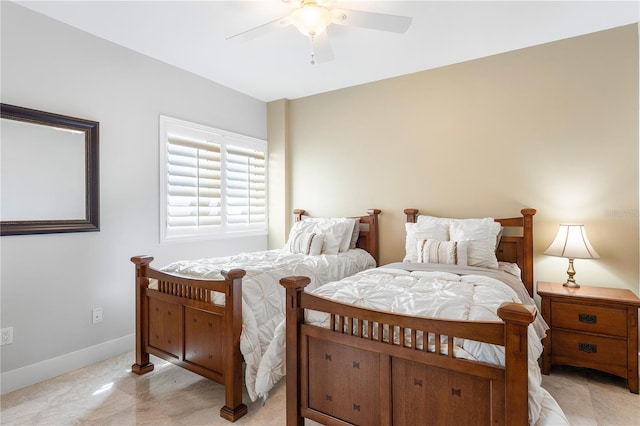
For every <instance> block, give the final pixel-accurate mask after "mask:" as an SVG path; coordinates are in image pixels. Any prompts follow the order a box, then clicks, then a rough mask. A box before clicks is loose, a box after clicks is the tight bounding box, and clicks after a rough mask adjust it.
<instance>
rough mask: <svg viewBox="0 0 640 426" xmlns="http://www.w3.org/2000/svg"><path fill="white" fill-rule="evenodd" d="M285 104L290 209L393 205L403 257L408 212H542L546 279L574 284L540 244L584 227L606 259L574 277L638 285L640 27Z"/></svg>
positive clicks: (388, 233)
mask: <svg viewBox="0 0 640 426" xmlns="http://www.w3.org/2000/svg"><path fill="white" fill-rule="evenodd" d="M425 54H428V53H427V52H425ZM284 102H285V103H286V104H287V105H288V115H286V116H285V115H282V114H279V115H277V118H276V117H274V116H273V115H271V109H270V110H269V128H270V129H271V128H273V127H274V126H280V127H282V126H283V123H282V122H281V120H283V119H284V120H285V121H286V123H285V124H284V127H286V128H287V129H288V138H289V140H288V143H289V147H288V150H287V155H288V158H289V164H290V171H289V176H288V179H287V181H288V185H290V189H286V191H290V193H291V205H292V207H296V208H305V209H307V210H308V211H309V212H310V213H311V214H313V215H327V216H328V215H355V214H364V212H365V210H366V209H367V208H380V209H382V211H383V216H382V217H381V219H380V228H381V237H380V238H381V240H380V242H381V263H388V262H392V261H398V260H401V259H402V257H403V255H404V246H403V244H404V222H405V217H404V215H403V213H402V211H403V209H404V208H407V207H416V208H419V209H420V210H421V211H422V212H424V213H428V214H433V215H440V216H453V217H475V216H493V217H509V216H514V215H518V214H519V211H520V209H522V208H524V207H532V208H536V209H537V210H538V214H537V215H536V216H535V219H534V224H535V253H536V258H535V274H536V276H535V278H536V280H551V281H558V280H564V279H566V273H565V271H566V269H567V265H568V262H567V260H566V259H562V258H554V257H549V256H545V255H543V254H542V251H543V250H544V249H545V248H546V247H547V246H548V244H549V243H550V242H551V240H552V239H553V237H554V235H555V232H556V230H557V225H558V224H559V223H560V222H580V223H584V224H585V225H586V228H587V232H588V235H589V237H590V240H591V242H592V244H593V246H594V247H595V248H596V250H597V251H598V252H599V254H600V255H601V259H599V260H576V262H575V266H576V270H577V275H576V280H577V281H578V282H579V283H583V284H587V285H589V284H590V285H602V286H617V287H626V288H630V289H632V290H633V291H634V292H636V293H638V280H639V276H638V275H639V274H638V269H639V267H638V245H639V244H638V212H639V210H638V27H637V25H635V24H634V25H630V26H625V27H620V28H617V29H612V30H608V31H603V32H599V33H594V34H590V35H586V36H581V37H576V38H572V39H567V40H563V41H559V42H554V43H550V44H545V45H541V46H536V47H531V48H527V49H522V50H518V51H514V52H509V53H505V54H501V55H496V56H491V57H487V58H482V59H479V60H474V61H470V62H465V63H462V64H456V65H452V66H447V67H442V68H439V69H434V70H429V71H424V72H420V73H416V74H412V75H407V76H403V77H398V78H394V79H389V80H384V81H380V82H375V83H371V84H366V85H362V86H357V87H352V88H347V89H343V90H338V91H334V92H329V93H324V94H320V95H315V96H310V97H307V98H302V99H297V100H292V101H284ZM271 183H273V182H271ZM278 190H281V191H285V188H284V187H281V188H276V189H275V191H276V192H277V191H278Z"/></svg>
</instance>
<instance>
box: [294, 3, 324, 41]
mask: <svg viewBox="0 0 640 426" xmlns="http://www.w3.org/2000/svg"><path fill="white" fill-rule="evenodd" d="M291 19H292V21H293V25H295V26H296V28H297V29H298V31H300V32H301V33H302V34H304V35H306V36H309V37H315V36H317V35H318V34H321V33H322V32H324V30H326V29H327V26H328V25H329V24H330V23H331V20H332V19H333V15H332V14H331V12H330V11H329V9H327V8H324V7H321V6H318V4H317V3H316V2H315V1H314V0H305V1H303V2H302V5H301V6H300V9H296V10H295V11H294V12H293V13H292V14H291Z"/></svg>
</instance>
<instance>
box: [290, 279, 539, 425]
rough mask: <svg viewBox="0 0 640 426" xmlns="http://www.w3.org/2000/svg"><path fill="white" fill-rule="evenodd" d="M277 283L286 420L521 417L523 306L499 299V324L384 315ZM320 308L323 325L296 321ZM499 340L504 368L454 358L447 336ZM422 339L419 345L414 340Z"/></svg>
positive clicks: (527, 311) (526, 316) (530, 313)
mask: <svg viewBox="0 0 640 426" xmlns="http://www.w3.org/2000/svg"><path fill="white" fill-rule="evenodd" d="M280 283H281V284H282V285H283V286H284V287H285V288H286V293H287V295H286V303H287V305H286V308H287V318H286V328H287V330H286V333H287V344H286V363H287V376H286V387H287V389H286V396H287V425H288V426H294V425H302V424H304V418H309V419H311V420H314V421H317V422H320V423H323V424H356V425H394V424H395V425H409V424H473V425H480V424H485V425H526V424H527V422H528V410H527V398H528V365H527V326H528V324H530V323H531V322H532V321H533V320H534V318H535V316H536V309H535V307H533V306H525V305H520V304H515V303H505V304H503V305H502V306H501V307H500V308H499V310H498V315H499V316H500V318H501V319H502V320H503V321H502V322H498V321H495V322H475V321H473V322H471V321H447V320H441V319H430V318H416V317H410V316H405V315H394V314H391V313H389V312H382V311H374V310H369V309H363V308H358V307H355V306H352V305H345V304H342V303H338V302H332V301H330V300H327V299H323V298H319V297H316V296H313V295H311V294H309V293H305V292H304V291H303V289H304V287H305V286H306V285H307V284H308V283H309V279H308V278H307V277H288V278H284V279H282V280H281V281H280ZM305 309H312V310H315V311H320V312H326V313H328V314H329V316H330V326H329V328H323V327H318V326H314V325H309V324H305V323H304V310H305ZM454 338H462V339H470V340H475V341H480V342H486V343H490V344H495V345H502V346H505V366H498V365H493V364H488V363H483V362H477V361H469V360H465V359H461V358H455V357H454V356H453V351H452V350H450V348H452V347H453V339H454ZM425 342H429V344H424V343H425Z"/></svg>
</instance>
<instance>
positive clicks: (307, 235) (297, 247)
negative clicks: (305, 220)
mask: <svg viewBox="0 0 640 426" xmlns="http://www.w3.org/2000/svg"><path fill="white" fill-rule="evenodd" d="M323 243H324V237H323V235H322V234H314V233H313V232H302V231H300V232H294V233H293V234H290V235H289V240H288V241H287V245H286V246H285V249H286V250H288V251H289V252H291V253H301V254H308V255H312V256H317V255H319V254H320V252H321V251H322V244H323Z"/></svg>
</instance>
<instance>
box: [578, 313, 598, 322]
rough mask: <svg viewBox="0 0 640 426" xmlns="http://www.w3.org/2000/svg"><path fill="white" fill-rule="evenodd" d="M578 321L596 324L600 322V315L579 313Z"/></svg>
mask: <svg viewBox="0 0 640 426" xmlns="http://www.w3.org/2000/svg"><path fill="white" fill-rule="evenodd" d="M578 321H580V322H584V323H586V324H595V323H597V322H598V316H597V315H591V314H578Z"/></svg>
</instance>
